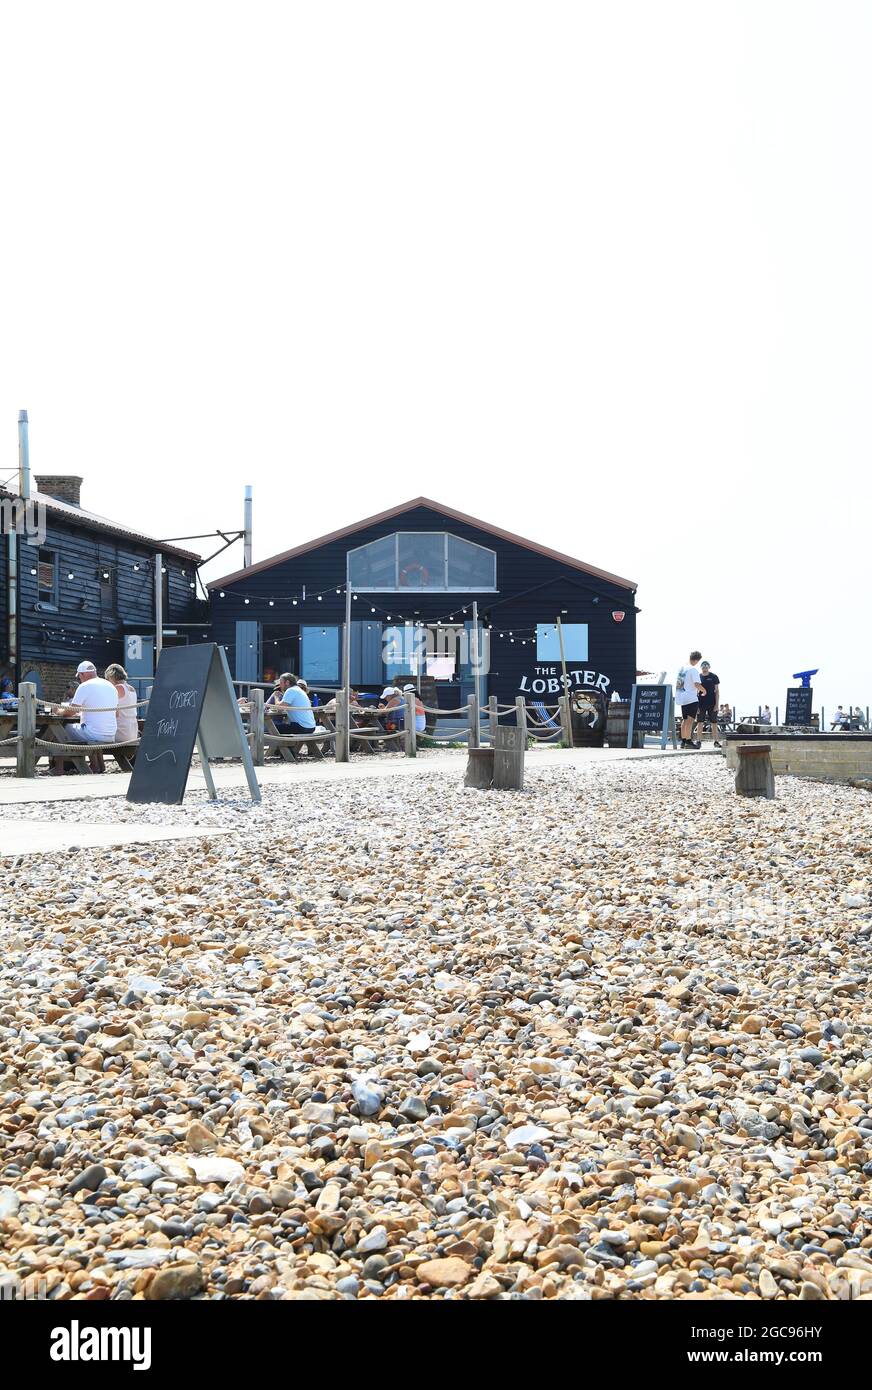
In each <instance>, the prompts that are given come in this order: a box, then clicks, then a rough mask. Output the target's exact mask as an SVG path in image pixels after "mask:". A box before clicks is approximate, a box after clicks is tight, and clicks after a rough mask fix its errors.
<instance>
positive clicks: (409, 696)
mask: <svg viewBox="0 0 872 1390" xmlns="http://www.w3.org/2000/svg"><path fill="white" fill-rule="evenodd" d="M416 699H417V696H416V694H415V691H414V690H407V691H406V692H405V694H404V695H403V703H404V704H405V707H406V708H405V711H404V714H403V734H404V737H405V744H406V757H407V758H417V756H418V740H417V738H416V731H415V701H416Z"/></svg>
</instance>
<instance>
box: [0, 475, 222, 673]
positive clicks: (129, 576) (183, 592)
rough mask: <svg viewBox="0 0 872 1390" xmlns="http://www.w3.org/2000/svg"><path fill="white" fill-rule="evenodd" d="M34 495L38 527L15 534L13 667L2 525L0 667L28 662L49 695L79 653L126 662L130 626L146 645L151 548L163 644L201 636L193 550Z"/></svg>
mask: <svg viewBox="0 0 872 1390" xmlns="http://www.w3.org/2000/svg"><path fill="white" fill-rule="evenodd" d="M46 481H48V480H46ZM53 481H55V482H58V483H60V482H63V481H64V480H63V479H60V478H59V479H55V480H53ZM73 481H78V480H73ZM3 495H5V496H6V497H7V498H8V497H9V494H8V493H6V494H2V493H0V496H3ZM33 501H34V503H40V504H44V506H45V512H44V518H45V537H44V539H39V538H38V537H37V536H36V535H34V536H33V543H32V544H31V543H30V542H29V541H28V536H27V533H26V532H25V533H24V534H21V535H19V536H18V538H17V540H18V544H17V558H18V662H17V671H13V669H12V661H11V657H10V649H9V611H8V597H9V595H8V582H9V537H8V535H0V609H2V617H0V674H4V675H5V674H7V673H8V674H11V675H13V678H15V679H18V680H20V679H22V678H23V677H24V676H25V675H26V674H30V673H31V672H35V673H36V674H37V675H38V676H39V678H40V680H41V682H42V684H43V689H44V693H45V694H46V695H47V696H48V697H50V698H56V697H58V696H60V695H61V694H62V693H63V689H64V687H65V686H66V684H67V683H68V682H69V681H70V680H71V679H72V676H73V673H74V672H75V668H76V666H77V665H78V663H79V662H80V661H83V660H88V661H93V662H94V663H95V665H96V666H97V667H98V669H100V670H102V669H103V668H104V667H105V666H106V665H108V664H109V663H110V662H113V661H117V662H121V663H122V664H125V643H124V638H125V637H126V636H127V635H129V634H142V635H143V636H144V637H145V639H146V642H147V644H148V645H149V646H150V645H151V644H152V643H153V640H154V623H155V597H154V561H155V556H156V554H157V553H158V551H160V552H161V554H162V555H163V563H164V575H165V582H164V628H165V629H170V630H171V632H172V631H173V630H174V635H172V636H169V637H167V638H166V639H165V643H166V645H172V644H174V643H175V642H182V641H187V640H188V638H189V637H190V639H191V640H193V641H203V640H204V639H205V638H206V637H207V636H208V626H207V624H205V623H204V618H206V616H207V605H206V604H205V603H204V602H203V601H202V600H198V599H197V597H196V591H195V589H194V588H193V587H192V586H193V584H194V583H195V579H196V572H197V567H198V565H199V563H200V560H199V557H198V556H197V555H195V554H194V553H193V552H191V551H187V550H181V549H179V548H178V547H177V546H165V545H161V543H160V542H159V541H156V540H152V539H150V538H149V537H147V536H145V535H143V534H142V533H140V532H138V531H136V530H134V529H131V528H128V527H125V526H123V525H121V524H120V523H115V522H112V521H109V520H107V519H106V518H104V517H101V516H97V515H96V514H94V513H91V512H88V511H86V510H84V509H83V508H81V507H79V506H77V505H75V504H73V503H71V502H69V501H67V500H66V499H65V498H64V497H61V496H58V497H53V496H52V495H50V494H48V493H43V492H37V493H34V494H33Z"/></svg>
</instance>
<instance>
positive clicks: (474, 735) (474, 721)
mask: <svg viewBox="0 0 872 1390" xmlns="http://www.w3.org/2000/svg"><path fill="white" fill-rule="evenodd" d="M467 708H468V710H469V738H468V739H467V747H469V748H478V747H479V746H480V744H481V738H480V736H479V727H478V697H477V696H475V695H470V697H469V705H468V707H467Z"/></svg>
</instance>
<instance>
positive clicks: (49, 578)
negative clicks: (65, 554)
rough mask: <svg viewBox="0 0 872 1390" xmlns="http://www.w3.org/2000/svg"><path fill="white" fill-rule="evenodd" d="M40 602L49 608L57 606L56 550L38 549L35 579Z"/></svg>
mask: <svg viewBox="0 0 872 1390" xmlns="http://www.w3.org/2000/svg"><path fill="white" fill-rule="evenodd" d="M36 583H37V586H38V589H39V601H40V603H44V604H48V606H49V607H51V608H57V606H58V552H57V551H56V550H40V552H39V559H38V561H37V580H36Z"/></svg>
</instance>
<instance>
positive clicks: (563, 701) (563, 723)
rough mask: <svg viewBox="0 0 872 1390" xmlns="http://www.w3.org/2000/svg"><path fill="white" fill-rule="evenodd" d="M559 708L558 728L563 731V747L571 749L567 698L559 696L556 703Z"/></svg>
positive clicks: (570, 724)
mask: <svg viewBox="0 0 872 1390" xmlns="http://www.w3.org/2000/svg"><path fill="white" fill-rule="evenodd" d="M557 703H558V705H559V706H560V727H561V728H562V730H563V747H564V748H571V747H572V710H571V709H570V707H569V696H568V695H561V696H560V699H559V700H558V701H557Z"/></svg>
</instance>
